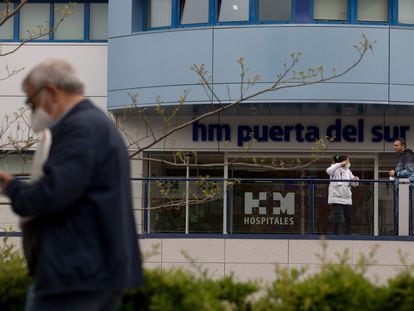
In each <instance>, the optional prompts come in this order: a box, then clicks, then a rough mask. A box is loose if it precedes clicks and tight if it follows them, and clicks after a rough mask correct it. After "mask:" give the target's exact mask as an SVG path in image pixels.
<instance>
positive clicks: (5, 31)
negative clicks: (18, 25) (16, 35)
mask: <svg viewBox="0 0 414 311" xmlns="http://www.w3.org/2000/svg"><path fill="white" fill-rule="evenodd" d="M12 10H13V4H7V3H0V22H2V21H3V20H4V19H5V18H6V16H7V15H8V14H9V13H10V12H12ZM13 21H14V17H12V18H10V19H9V20H7V22H5V23H4V24H3V25H2V26H1V27H0V40H1V39H3V40H10V39H13Z"/></svg>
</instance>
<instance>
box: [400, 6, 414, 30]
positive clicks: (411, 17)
mask: <svg viewBox="0 0 414 311" xmlns="http://www.w3.org/2000/svg"><path fill="white" fill-rule="evenodd" d="M398 22H399V23H400V24H414V1H413V0H399V1H398Z"/></svg>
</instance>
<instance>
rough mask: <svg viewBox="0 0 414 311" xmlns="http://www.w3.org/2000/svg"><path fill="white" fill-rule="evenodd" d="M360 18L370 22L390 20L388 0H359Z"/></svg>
mask: <svg viewBox="0 0 414 311" xmlns="http://www.w3.org/2000/svg"><path fill="white" fill-rule="evenodd" d="M358 20H359V21H369V22H386V21H388V0H359V1H358Z"/></svg>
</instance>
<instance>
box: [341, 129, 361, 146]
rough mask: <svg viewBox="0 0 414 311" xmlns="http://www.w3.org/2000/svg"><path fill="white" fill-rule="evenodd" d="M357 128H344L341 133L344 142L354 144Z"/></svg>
mask: <svg viewBox="0 0 414 311" xmlns="http://www.w3.org/2000/svg"><path fill="white" fill-rule="evenodd" d="M357 132H358V131H357V128H356V127H355V126H353V125H347V126H345V127H344V129H343V131H342V136H343V137H344V140H345V141H350V142H355V141H356V135H357Z"/></svg>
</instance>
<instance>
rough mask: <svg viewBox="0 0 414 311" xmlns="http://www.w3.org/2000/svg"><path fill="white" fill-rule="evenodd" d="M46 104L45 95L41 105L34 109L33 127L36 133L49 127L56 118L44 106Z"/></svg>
mask: <svg viewBox="0 0 414 311" xmlns="http://www.w3.org/2000/svg"><path fill="white" fill-rule="evenodd" d="M44 105H45V101H44V97H42V98H41V105H40V106H39V107H38V108H36V110H35V111H32V129H33V131H34V132H35V133H38V132H41V131H43V130H44V129H47V128H49V127H50V126H51V125H52V124H53V122H54V120H53V118H52V117H51V116H50V115H49V114H48V113H47V112H46V110H45V109H44V108H43V106H44Z"/></svg>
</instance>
